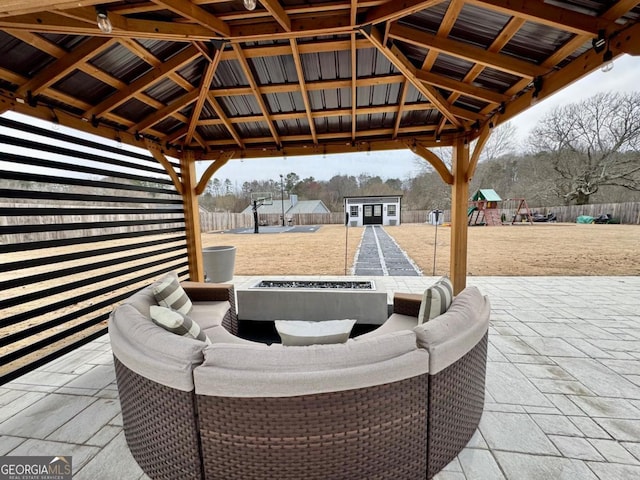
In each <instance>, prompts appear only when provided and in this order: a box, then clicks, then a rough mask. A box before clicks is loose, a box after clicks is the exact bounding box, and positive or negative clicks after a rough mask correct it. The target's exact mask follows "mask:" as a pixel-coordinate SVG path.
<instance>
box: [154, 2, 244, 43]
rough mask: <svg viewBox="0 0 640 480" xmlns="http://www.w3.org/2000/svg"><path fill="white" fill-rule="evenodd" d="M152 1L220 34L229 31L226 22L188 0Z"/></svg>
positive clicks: (228, 32)
mask: <svg viewBox="0 0 640 480" xmlns="http://www.w3.org/2000/svg"><path fill="white" fill-rule="evenodd" d="M154 2H155V3H157V4H159V5H163V6H165V7H167V8H168V9H169V10H171V11H172V12H175V13H177V14H179V15H182V16H183V17H185V18H187V19H189V20H191V21H193V22H195V23H197V24H199V25H202V26H203V27H205V28H208V29H211V30H213V31H214V32H216V33H219V34H220V35H229V34H230V33H231V32H230V30H229V27H228V26H227V24H226V23H224V22H223V21H222V20H220V19H219V18H218V17H216V16H215V15H212V14H210V13H209V12H208V11H206V10H204V9H203V8H200V7H198V6H197V5H194V4H193V3H191V2H190V1H189V0H154Z"/></svg>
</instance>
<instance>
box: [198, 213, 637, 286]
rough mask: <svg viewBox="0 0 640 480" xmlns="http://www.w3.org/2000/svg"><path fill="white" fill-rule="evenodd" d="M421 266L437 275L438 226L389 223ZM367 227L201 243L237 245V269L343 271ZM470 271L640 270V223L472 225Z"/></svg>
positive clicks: (446, 232) (214, 237) (222, 237)
mask: <svg viewBox="0 0 640 480" xmlns="http://www.w3.org/2000/svg"><path fill="white" fill-rule="evenodd" d="M385 229H386V230H387V232H388V233H389V234H390V235H391V236H392V237H394V238H395V240H396V242H397V243H398V244H399V245H400V247H401V248H402V249H403V250H404V251H405V252H407V254H408V255H409V256H410V257H411V259H412V260H413V261H414V262H415V263H416V264H417V265H418V266H419V267H420V268H421V269H422V271H423V273H424V274H425V275H432V274H433V258H434V239H435V233H436V228H435V227H434V226H432V225H426V224H405V225H401V226H396V227H385ZM450 231H451V229H450V228H449V227H443V226H440V227H438V232H437V233H438V239H437V250H436V271H435V274H436V275H442V274H445V273H448V271H449V245H450ZM362 232H363V229H362V228H353V227H350V228H348V231H347V229H346V227H344V226H338V225H324V226H322V227H321V228H320V229H319V230H318V231H317V232H316V233H280V234H258V235H255V234H242V235H240V234H228V233H224V234H222V233H211V234H203V236H202V241H203V246H213V245H235V246H236V247H237V253H236V270H235V273H236V275H267V274H270V275H343V274H344V273H345V244H347V245H348V247H347V261H346V264H347V273H349V271H350V269H351V267H352V265H353V262H354V258H355V253H356V250H357V248H358V244H359V242H360V237H361V236H362ZM468 246H469V248H468V252H469V253H468V263H467V265H468V273H469V275H476V276H491V275H518V276H526V275H600V276H606V275H640V226H637V225H578V224H567V223H557V224H534V225H514V226H503V227H471V228H469V240H468Z"/></svg>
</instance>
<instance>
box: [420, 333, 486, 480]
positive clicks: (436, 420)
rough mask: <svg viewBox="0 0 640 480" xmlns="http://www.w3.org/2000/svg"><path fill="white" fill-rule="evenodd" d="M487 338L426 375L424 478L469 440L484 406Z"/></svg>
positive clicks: (437, 469)
mask: <svg viewBox="0 0 640 480" xmlns="http://www.w3.org/2000/svg"><path fill="white" fill-rule="evenodd" d="M487 339H488V334H485V336H484V337H483V339H482V340H481V341H480V342H479V343H478V344H477V345H476V346H475V347H474V348H473V349H471V350H470V351H469V352H468V353H467V354H466V355H464V356H463V357H462V358H461V359H460V360H458V361H457V362H455V363H454V364H452V365H450V366H449V367H447V368H445V369H444V370H442V371H441V372H439V373H437V374H435V375H429V408H428V412H429V413H428V415H429V419H428V425H429V433H428V438H429V446H428V450H427V456H428V462H427V478H432V477H433V476H434V475H435V474H436V473H438V472H439V471H440V470H442V469H443V468H444V467H446V466H447V465H448V464H449V462H451V461H452V460H453V459H454V458H455V457H456V456H457V455H458V453H460V451H461V450H462V449H463V448H464V447H465V446H466V444H467V443H469V440H470V439H471V437H472V436H473V433H474V432H475V431H476V428H477V427H478V424H479V423H480V417H481V416H482V410H483V408H484V390H485V373H486V366H487V362H486V359H487Z"/></svg>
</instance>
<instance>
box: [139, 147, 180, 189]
mask: <svg viewBox="0 0 640 480" xmlns="http://www.w3.org/2000/svg"><path fill="white" fill-rule="evenodd" d="M144 143H145V146H146V147H147V150H149V152H151V155H153V158H155V159H156V161H157V162H158V163H159V164H160V165H162V167H163V168H164V169H165V170H166V172H167V173H168V174H169V177H170V178H171V181H172V182H173V186H174V187H176V191H177V192H178V193H179V194H181V195H182V193H183V192H184V185H183V184H182V181H181V180H180V177H179V176H178V174H177V173H176V170H175V169H174V168H173V165H171V162H170V161H169V159H168V158H167V157H165V155H164V153H163V152H161V151H159V150H158V149H157V148H155V145H154V144H153V142H151V141H150V140H148V139H145V141H144Z"/></svg>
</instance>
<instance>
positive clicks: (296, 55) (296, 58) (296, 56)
mask: <svg viewBox="0 0 640 480" xmlns="http://www.w3.org/2000/svg"><path fill="white" fill-rule="evenodd" d="M290 42H291V53H292V55H293V63H295V65H296V73H297V75H298V83H299V84H300V93H301V94H302V101H303V102H304V110H305V113H306V115H307V122H308V123H309V130H311V138H313V143H318V138H317V136H316V124H315V122H314V121H313V116H312V115H311V101H310V100H309V92H308V91H307V86H306V81H305V79H304V69H303V68H302V60H301V59H300V52H299V51H298V42H297V41H296V40H295V39H293V38H292V39H291V41H290Z"/></svg>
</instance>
